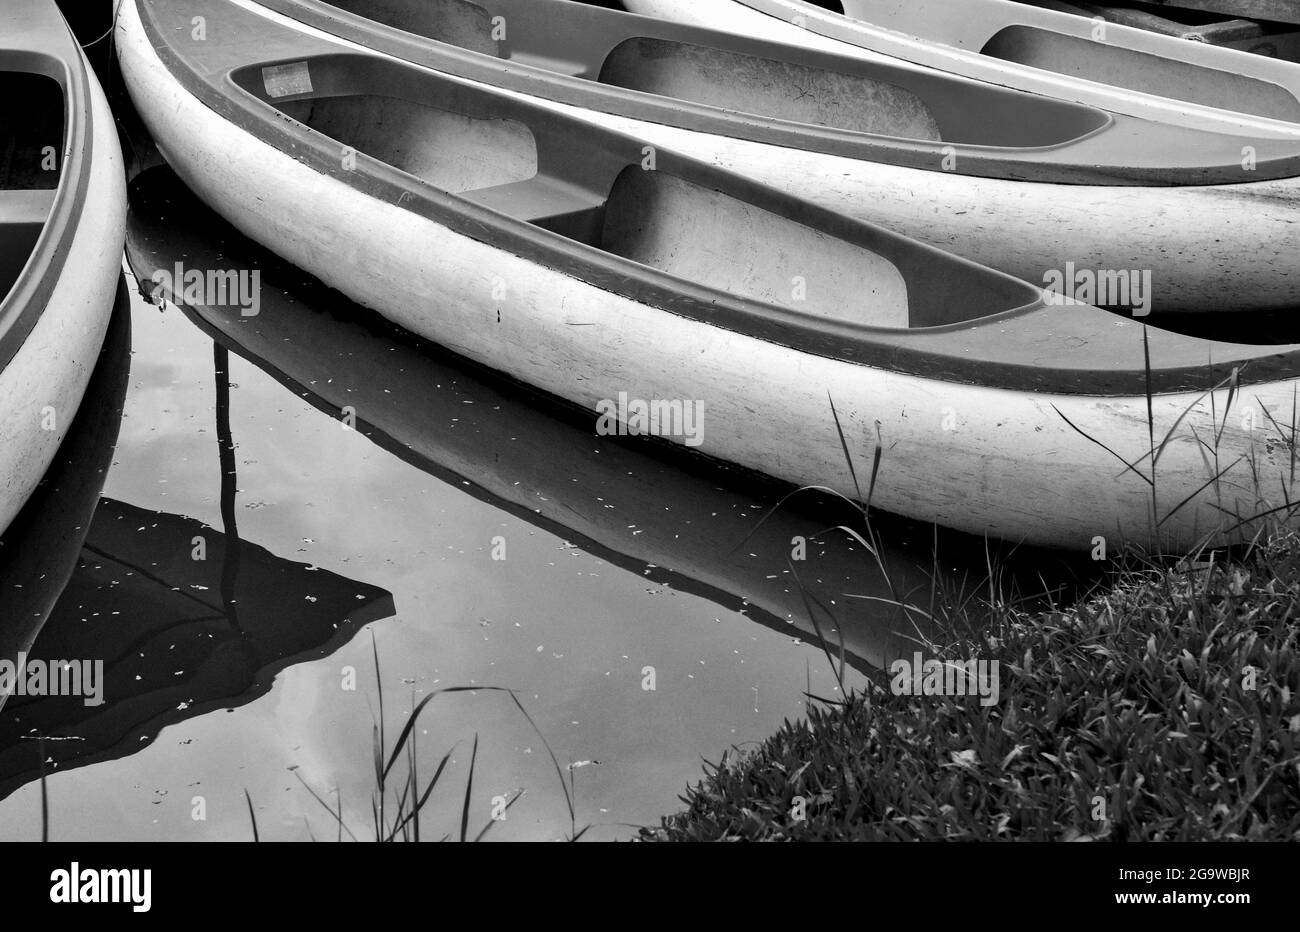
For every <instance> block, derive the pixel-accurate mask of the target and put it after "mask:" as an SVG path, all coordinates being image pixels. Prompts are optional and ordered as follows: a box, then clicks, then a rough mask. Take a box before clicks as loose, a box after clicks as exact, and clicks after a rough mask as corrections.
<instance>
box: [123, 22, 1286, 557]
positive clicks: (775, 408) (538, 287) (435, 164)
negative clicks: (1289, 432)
mask: <svg viewBox="0 0 1300 932" xmlns="http://www.w3.org/2000/svg"><path fill="white" fill-rule="evenodd" d="M196 15H197V16H202V17H204V22H206V24H207V30H208V32H207V36H208V39H207V41H203V42H196V41H190V40H189V39H188V36H189V35H190V32H191V29H192V26H191V25H190V24H191V19H192V17H194V16H196ZM116 38H117V43H118V55H119V60H120V62H121V66H122V71H123V76H124V79H125V82H126V86H127V88H128V90H129V92H130V94H131V97H132V99H133V101H134V102H135V105H136V107H137V108H138V109H139V111H140V115H141V117H142V118H143V121H144V123H145V125H146V126H147V127H148V129H149V131H150V132H151V134H152V135H153V137H154V138H155V140H157V141H158V143H159V145H160V148H161V150H162V153H163V155H164V156H165V157H166V159H167V160H168V162H169V163H170V164H171V165H172V166H173V168H175V170H176V172H177V173H178V174H179V175H180V176H181V178H182V179H183V180H184V181H185V182H186V184H187V185H189V186H190V187H191V188H192V189H193V190H194V191H195V192H196V193H197V194H198V195H199V196H200V197H201V198H202V199H203V200H204V201H205V202H207V203H208V204H209V205H210V206H212V207H213V208H214V209H215V210H216V211H217V212H218V213H220V214H222V215H223V216H224V217H225V218H226V219H227V220H228V221H230V222H231V223H232V224H233V225H234V226H235V227H237V228H238V229H239V230H241V231H242V232H243V233H244V234H245V235H248V236H249V237H251V238H252V239H254V240H256V241H258V242H260V243H262V244H263V245H265V246H267V247H268V248H270V249H272V250H274V251H275V252H277V253H278V254H280V255H281V256H282V257H284V258H285V259H287V260H288V261H290V262H292V263H294V264H295V265H297V266H299V267H300V268H302V269H304V270H306V271H308V272H310V273H312V274H313V275H315V276H317V277H318V278H320V279H321V280H322V281H323V282H324V283H326V284H327V285H330V286H331V287H334V288H336V289H338V290H339V291H341V292H343V293H344V294H345V295H347V296H348V297H350V298H352V299H353V300H355V301H357V302H358V303H360V304H362V305H365V306H367V307H370V308H372V309H375V310H377V311H379V312H380V313H382V314H384V315H385V316H386V317H388V318H389V319H390V320H392V321H394V322H396V323H397V324H399V325H401V326H403V327H405V328H407V329H408V330H411V331H413V332H415V333H417V334H419V335H421V336H424V337H426V338H428V339H431V340H433V341H435V342H437V343H440V344H442V345H443V346H446V347H447V348H449V349H451V350H453V351H454V352H456V353H459V354H461V355H463V356H465V357H468V358H469V359H471V360H474V361H476V362H479V363H482V364H485V365H488V366H490V367H492V368H495V369H497V370H500V371H502V372H505V373H507V374H509V375H511V376H513V377H515V378H517V379H519V380H521V381H523V382H526V383H528V384H530V385H533V386H535V387H537V388H539V389H542V390H544V391H546V392H549V393H550V394H552V395H555V396H557V397H559V398H562V399H565V400H566V401H569V402H571V403H574V404H577V405H579V406H580V407H582V408H586V409H587V410H588V411H590V412H592V419H593V427H594V428H595V429H596V430H597V431H598V432H599V431H601V430H602V429H611V430H616V431H626V432H637V431H643V430H644V431H648V432H652V433H657V434H660V435H662V436H664V437H665V438H666V439H668V440H670V441H673V442H677V443H680V444H685V445H688V446H693V447H694V448H695V449H697V450H698V451H699V452H701V453H704V454H707V455H710V456H713V457H716V458H718V459H722V460H726V461H729V462H733V463H738V464H741V465H743V466H747V467H749V468H752V469H756V470H759V471H761V472H764V473H767V474H769V475H772V476H775V477H777V478H779V479H783V480H786V481H789V482H792V483H795V484H798V485H825V486H830V487H832V488H835V489H837V490H839V491H841V492H843V493H845V494H848V495H852V496H857V497H860V498H868V497H869V498H870V499H871V501H872V503H873V504H875V505H876V506H878V507H880V508H881V509H883V510H886V511H890V512H895V513H898V514H902V515H906V516H909V517H913V518H918V519H921V520H925V521H935V522H938V523H940V524H943V525H947V526H951V527H955V528H958V529H961V530H965V531H970V532H974V533H977V534H990V535H995V536H998V537H1002V538H1007V539H1011V540H1021V541H1029V542H1034V543H1041V544H1048V545H1055V546H1061V547H1067V548H1074V549H1079V548H1090V547H1095V546H1098V541H1099V540H1100V539H1102V538H1105V539H1106V540H1107V541H1109V542H1110V544H1111V545H1112V546H1113V545H1114V544H1115V543H1117V542H1118V541H1119V540H1121V539H1127V540H1134V541H1140V542H1145V543H1150V544H1160V545H1165V546H1173V547H1184V546H1190V545H1192V544H1194V543H1196V542H1197V541H1199V540H1200V539H1202V538H1203V537H1204V538H1206V539H1211V540H1222V539H1235V538H1237V537H1240V536H1241V534H1242V533H1243V532H1249V531H1250V530H1251V529H1252V527H1253V525H1252V523H1251V521H1250V519H1251V518H1252V517H1253V516H1257V515H1258V514H1260V513H1262V512H1266V511H1268V510H1269V509H1271V508H1273V507H1275V506H1276V505H1278V504H1282V503H1283V502H1285V501H1294V500H1295V496H1294V494H1293V493H1292V480H1291V454H1290V448H1289V447H1288V446H1287V445H1286V443H1285V442H1283V441H1281V440H1279V437H1278V434H1277V432H1276V429H1275V428H1274V427H1273V422H1272V420H1270V418H1272V419H1274V420H1276V421H1278V422H1281V423H1283V424H1289V423H1290V415H1289V412H1290V411H1291V410H1292V408H1291V405H1292V400H1293V393H1294V391H1295V388H1296V381H1295V378H1296V375H1297V373H1300V349H1298V348H1296V347H1278V346H1250V345H1238V344H1222V343H1211V342H1208V341H1205V340H1201V339H1195V338H1191V337H1186V336H1180V335H1178V334H1174V333H1170V332H1168V331H1163V330H1159V329H1155V328H1145V327H1143V326H1142V325H1140V324H1138V323H1135V322H1133V321H1132V320H1128V319H1124V318H1121V317H1118V316H1116V315H1112V314H1108V313H1106V312H1103V311H1099V310H1097V309H1095V308H1091V307H1088V306H1086V305H1072V306H1048V305H1046V304H1045V303H1044V301H1043V297H1042V294H1041V291H1040V289H1038V288H1035V287H1032V286H1030V285H1028V284H1026V283H1023V282H1020V281H1017V280H1015V279H1012V278H1010V277H1008V276H1005V275H1002V274H1000V273H997V272H994V271H992V270H989V269H986V268H983V267H981V266H978V265H975V264H973V263H969V262H967V261H964V260H961V259H958V258H956V257H954V256H951V255H949V254H946V253H943V252H941V251H938V250H935V249H932V248H930V247H927V246H924V245H922V244H919V243H916V242H915V241H912V240H908V239H906V238H903V237H900V236H898V235H896V234H892V233H889V232H887V231H885V230H883V229H881V228H879V227H874V226H871V225H868V224H865V223H862V222H859V221H855V220H852V219H851V218H847V217H844V216H842V215H837V214H834V213H831V212H829V211H825V210H822V209H820V208H818V207H816V206H815V205H812V204H808V203H806V202H802V201H798V200H796V199H792V198H789V197H787V196H785V195H783V194H781V193H780V192H778V191H776V190H774V189H771V188H767V187H764V186H761V185H757V184H754V183H753V182H750V181H748V180H746V179H743V178H740V177H738V176H735V175H732V174H728V173H725V172H720V171H718V170H716V169H714V168H711V167H710V166H707V165H704V164H702V163H699V162H696V161H693V160H689V159H684V158H681V157H679V156H677V155H676V154H674V153H672V152H669V151H660V152H658V153H657V154H656V161H655V164H654V166H653V167H652V168H651V167H649V166H647V165H646V164H645V162H644V158H645V156H644V154H643V146H642V145H641V141H640V140H637V139H632V138H629V137H625V136H620V135H616V134H611V133H606V132H603V131H601V130H599V129H597V128H595V127H592V126H590V125H589V124H585V123H579V122H574V121H572V120H569V119H566V118H564V117H563V116H561V115H559V114H557V113H555V112H554V111H552V110H548V109H544V108H539V107H537V106H535V105H533V104H530V103H528V102H527V101H525V100H522V99H519V98H517V97H510V96H506V95H502V94H500V93H496V92H492V91H490V90H487V89H484V88H482V87H476V86H472V85H469V84H465V83H463V82H457V81H455V80H453V79H451V78H448V77H446V76H443V75H439V74H437V73H435V72H432V71H429V70H426V69H420V68H416V67H413V66H411V65H409V64H406V63H403V62H398V61H396V60H393V59H390V58H383V57H379V56H375V55H369V54H358V53H350V52H346V51H343V50H340V48H339V47H338V46H337V44H335V43H332V42H327V41H323V40H318V39H315V38H312V37H309V36H306V35H304V34H303V33H301V32H298V31H295V30H293V29H289V28H283V29H282V28H277V27H275V26H274V24H271V23H269V22H268V21H267V20H265V19H263V18H261V17H258V16H255V15H251V14H249V13H248V12H247V11H246V10H243V9H242V8H240V7H239V6H238V5H235V4H232V3H229V2H225V0H195V2H192V3H189V4H187V5H186V9H185V10H183V11H181V10H178V9H177V8H176V7H175V5H174V4H169V3H163V2H154V0H127V2H126V3H124V5H123V8H122V13H121V16H120V19H119V23H118V27H117V34H116ZM1144 335H1149V343H1148V342H1147V341H1145V340H1144ZM1233 372H1235V373H1236V376H1235V382H1236V385H1237V390H1236V391H1235V392H1233V391H1232V390H1231V386H1230V385H1229V384H1226V383H1225V381H1224V380H1225V379H1230V378H1232V373H1233ZM1215 387H1217V389H1216V390H1212V391H1210V390H1208V389H1211V388H1215ZM1148 392H1149V393H1150V397H1148V395H1147V393H1148ZM1230 394H1231V400H1232V402H1233V404H1232V405H1231V406H1230V405H1229V400H1230V399H1229V396H1230ZM832 403H833V404H834V406H835V411H836V412H838V422H839V427H838V428H837V423H836V415H835V414H833V413H832V408H831V405H832ZM651 409H652V410H654V411H655V412H657V414H658V415H659V417H658V422H657V423H655V420H654V419H653V417H643V416H642V415H643V414H644V412H645V411H647V410H651ZM1247 409H1249V410H1247ZM611 411H612V412H613V414H614V415H616V417H609V416H608V415H610V413H611ZM1148 411H1150V415H1151V423H1150V425H1148V420H1147V415H1148ZM598 412H599V414H598ZM1225 412H1228V416H1227V417H1225ZM358 414H359V416H364V412H358ZM692 417H694V418H695V420H694V421H693V422H691V418H692ZM691 423H693V424H694V425H695V427H696V428H698V429H694V430H693V429H692V427H691ZM1149 426H1150V430H1149V429H1148V427H1149ZM841 428H842V430H843V438H844V443H845V444H846V445H847V449H848V452H849V458H850V459H851V461H852V462H853V465H854V467H855V468H856V476H857V477H858V482H855V480H854V476H853V475H852V474H851V473H850V469H849V466H848V464H847V463H846V457H845V449H844V448H843V447H842V445H841V436H840V432H839V431H840V429H841ZM1166 433H1169V434H1170V435H1171V436H1170V440H1169V442H1168V443H1167V444H1164V445H1163V447H1162V448H1161V449H1160V451H1159V456H1158V463H1157V465H1156V467H1155V473H1156V477H1155V478H1156V488H1155V495H1154V496H1153V494H1152V488H1151V486H1150V484H1149V482H1148V481H1147V480H1146V479H1144V478H1143V477H1142V475H1140V474H1139V473H1140V472H1142V471H1146V472H1149V471H1150V468H1151V463H1150V455H1149V454H1150V452H1151V448H1150V442H1151V435H1152V434H1154V437H1155V438H1156V439H1157V442H1159V440H1160V438H1162V437H1164V436H1165V434H1166ZM1198 438H1199V439H1198ZM1206 438H1213V439H1214V442H1215V447H1216V455H1217V460H1216V455H1210V454H1207V452H1206V449H1205V447H1204V446H1203V444H1202V441H1204V440H1205V439H1206ZM1102 444H1104V445H1105V446H1106V447H1109V449H1110V450H1112V451H1115V453H1114V454H1112V453H1111V452H1108V450H1107V449H1104V448H1103V446H1102ZM877 449H880V451H881V464H880V469H879V474H878V476H877V477H876V479H875V482H874V485H873V486H872V487H871V488H870V491H869V490H868V480H869V477H870V475H871V473H872V470H871V463H872V460H873V457H874V455H875V453H876V451H877ZM1116 454H1118V455H1119V456H1123V457H1126V458H1127V459H1128V460H1129V461H1130V462H1133V463H1134V465H1135V469H1133V470H1127V469H1125V468H1124V467H1123V466H1122V465H1121V464H1120V463H1119V462H1118V461H1117V459H1116V458H1115V455H1116ZM1144 454H1145V457H1144ZM1216 462H1217V464H1218V467H1217V468H1216V467H1215V463H1216ZM1207 470H1208V474H1207Z"/></svg>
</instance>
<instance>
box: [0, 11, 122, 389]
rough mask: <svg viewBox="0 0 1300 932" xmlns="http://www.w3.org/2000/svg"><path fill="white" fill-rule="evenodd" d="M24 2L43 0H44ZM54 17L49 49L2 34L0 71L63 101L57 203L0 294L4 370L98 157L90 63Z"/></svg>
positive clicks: (31, 319) (54, 275)
mask: <svg viewBox="0 0 1300 932" xmlns="http://www.w3.org/2000/svg"><path fill="white" fill-rule="evenodd" d="M26 2H28V4H29V5H31V6H38V5H40V4H41V0H26ZM55 19H56V21H57V25H58V27H59V28H60V29H61V30H62V36H61V37H60V36H59V35H58V34H57V33H55V31H54V27H53V26H52V25H51V26H50V27H49V29H48V30H46V34H45V35H44V36H43V37H42V38H44V39H45V40H46V41H47V42H48V43H49V45H48V46H47V47H46V48H14V49H8V48H4V47H3V42H4V40H3V38H0V71H14V72H24V73H29V74H40V75H44V76H45V77H48V78H50V79H52V80H54V81H55V82H56V83H58V85H59V88H60V91H61V92H62V94H63V100H64V117H63V139H62V140H61V142H62V144H63V149H62V151H61V152H60V154H59V158H60V166H59V167H60V177H59V183H58V187H57V189H56V191H55V194H54V202H53V204H52V205H51V208H50V213H49V215H48V216H47V217H46V219H45V225H44V228H43V229H42V230H41V233H40V236H39V237H38V238H37V240H36V243H35V244H34V245H33V247H32V252H31V255H29V256H28V258H27V263H26V265H25V266H24V267H23V269H22V271H21V272H20V273H19V274H18V277H17V279H16V280H15V281H14V283H13V286H12V287H11V288H10V289H9V292H8V294H6V295H0V371H3V370H4V368H5V367H6V366H7V365H8V364H9V363H10V361H11V360H12V359H13V358H14V356H16V355H17V354H18V352H19V350H21V348H22V346H23V343H24V342H25V341H26V339H27V337H28V335H29V334H30V333H31V332H32V329H33V328H34V327H35V326H36V321H37V320H38V319H39V318H40V316H41V314H42V313H43V312H44V310H45V307H46V305H47V304H49V301H50V298H51V296H52V295H53V294H54V290H55V286H56V284H57V283H58V280H59V278H60V276H62V274H63V273H64V270H65V268H66V266H67V262H68V257H69V255H70V254H71V252H72V243H73V239H74V236H75V234H76V229H77V221H78V218H79V217H80V216H81V214H83V213H84V212H85V211H86V209H87V206H88V205H87V196H88V192H89V188H90V174H91V173H90V170H89V166H90V165H91V164H93V161H94V159H96V158H98V157H99V153H98V152H97V151H96V147H95V133H96V131H97V127H96V126H95V123H94V112H93V109H94V108H93V106H92V97H91V89H90V83H89V81H88V79H87V75H86V71H85V68H86V65H85V63H84V60H83V58H82V56H81V51H80V48H79V47H77V46H76V45H75V43H73V42H72V37H71V34H70V33H68V32H67V27H66V25H65V24H64V23H63V20H62V18H61V17H55ZM74 56H75V57H74Z"/></svg>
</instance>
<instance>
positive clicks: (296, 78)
mask: <svg viewBox="0 0 1300 932" xmlns="http://www.w3.org/2000/svg"><path fill="white" fill-rule="evenodd" d="M262 83H263V84H264V85H265V86H266V93H267V95H268V96H270V97H290V96H292V95H294V94H310V93H311V90H312V88H311V73H310V72H308V70H307V63H306V62H305V61H296V62H292V63H291V64H288V65H268V66H267V67H265V68H263V69H262Z"/></svg>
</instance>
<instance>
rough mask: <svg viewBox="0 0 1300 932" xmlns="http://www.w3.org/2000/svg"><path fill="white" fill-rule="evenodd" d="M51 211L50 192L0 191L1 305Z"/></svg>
mask: <svg viewBox="0 0 1300 932" xmlns="http://www.w3.org/2000/svg"><path fill="white" fill-rule="evenodd" d="M53 207H54V192H53V191H44V190H26V189H24V190H12V189H6V190H0V301H3V300H4V299H5V296H6V295H8V294H9V289H11V288H12V287H13V285H14V282H16V281H17V280H18V276H19V274H20V273H21V272H22V270H23V266H25V265H26V264H27V259H28V258H29V257H30V256H31V254H32V249H34V248H35V246H36V241H37V240H38V239H40V236H41V230H42V229H44V227H45V220H46V218H47V217H49V215H50V210H51V209H52V208H53Z"/></svg>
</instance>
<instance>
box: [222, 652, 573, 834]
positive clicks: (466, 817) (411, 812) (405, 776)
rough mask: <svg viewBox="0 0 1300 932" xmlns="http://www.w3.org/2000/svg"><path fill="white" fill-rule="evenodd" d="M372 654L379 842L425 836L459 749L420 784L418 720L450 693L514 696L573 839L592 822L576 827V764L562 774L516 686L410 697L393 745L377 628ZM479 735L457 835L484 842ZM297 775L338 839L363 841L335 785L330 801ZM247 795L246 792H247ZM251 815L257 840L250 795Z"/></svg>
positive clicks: (374, 813) (374, 809) (518, 794)
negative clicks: (473, 825) (477, 820)
mask: <svg viewBox="0 0 1300 932" xmlns="http://www.w3.org/2000/svg"><path fill="white" fill-rule="evenodd" d="M371 653H372V656H373V658H374V668H375V683H376V689H377V692H378V699H379V715H378V720H377V721H376V722H375V723H374V725H373V726H372V729H371V736H372V747H371V756H372V759H373V762H374V773H375V786H374V790H373V791H372V794H371V799H370V814H371V825H370V829H371V831H370V838H371V839H372V840H373V841H377V842H393V841H413V842H418V841H420V840H421V814H422V813H423V811H424V809H425V806H426V805H427V804H428V802H429V800H430V798H431V797H432V796H433V791H434V790H435V789H436V788H437V787H438V786H439V785H440V783H441V781H442V779H443V777H444V775H445V774H446V772H447V765H448V764H449V763H450V762H451V756H452V754H453V753H454V752H455V747H452V748H451V749H450V750H448V751H447V752H446V753H445V754H444V755H443V756H442V758H441V760H439V761H438V765H437V767H435V768H434V772H433V776H431V777H430V778H429V779H428V782H427V783H423V784H422V783H421V780H420V757H419V752H418V748H417V739H416V724H417V723H418V722H419V719H420V715H421V714H422V713H423V712H424V711H425V709H426V708H427V707H428V706H429V704H430V703H431V702H433V700H434V699H436V698H437V697H438V696H442V695H447V694H451V693H479V692H486V693H504V694H505V695H507V696H509V697H510V700H511V702H513V703H514V706H515V708H516V709H517V710H518V712H519V714H520V715H522V716H523V717H524V720H525V721H527V722H528V724H529V726H531V727H532V729H533V731H534V732H536V734H537V737H538V738H539V739H540V740H541V742H542V746H543V747H545V748H546V753H547V754H548V755H549V756H550V758H551V765H552V767H553V768H554V770H555V774H556V776H557V777H558V779H559V781H560V789H561V790H562V791H563V793H564V801H565V805H566V807H567V809H568V813H569V836H568V840H569V841H577V840H578V839H580V838H581V837H582V836H583V835H584V834H586V832H587V829H588V828H590V826H584V827H583V828H581V829H580V828H578V825H577V812H576V809H575V806H574V792H575V791H576V790H575V787H574V783H573V767H572V765H571V766H570V768H569V780H568V781H567V782H566V780H565V778H564V769H563V768H562V767H561V766H560V762H559V759H558V758H557V757H556V756H555V752H554V751H553V750H552V749H551V745H550V743H549V742H547V740H546V736H545V735H544V734H542V731H541V729H540V728H538V726H537V723H536V722H535V721H534V720H533V717H532V716H531V715H529V714H528V710H527V709H525V708H524V705H523V703H522V702H520V701H519V697H518V696H517V695H516V694H515V691H514V690H513V689H507V688H505V687H503V686H448V687H444V688H442V689H436V690H434V691H432V692H430V693H428V694H427V695H426V696H425V697H424V698H423V699H421V700H420V701H419V702H418V703H416V702H414V699H412V706H411V712H410V715H409V716H408V717H407V719H406V724H405V725H403V727H402V730H401V732H400V733H399V734H398V736H397V740H396V741H395V742H394V743H393V745H392V747H391V748H390V747H389V746H388V741H387V734H386V730H385V726H384V688H383V673H382V670H381V669H380V664H379V649H378V647H377V645H376V644H375V642H374V635H373V632H372V634H371ZM478 740H479V736H478V735H477V734H475V735H474V743H473V747H472V749H471V751H470V758H469V766H468V769H467V771H466V775H465V788H464V791H463V797H462V803H461V816H460V825H459V832H458V835H457V837H458V838H459V840H460V841H462V842H464V841H483V840H484V839H485V838H486V837H487V835H488V833H489V832H491V831H492V828H493V827H494V826H495V825H496V824H497V820H496V819H489V820H488V821H487V822H486V823H485V824H484V825H483V827H482V828H481V829H479V831H478V832H477V833H476V834H474V835H473V836H471V835H470V805H471V801H472V800H473V795H474V773H475V767H476V765H477V762H478ZM399 762H404V764H405V766H404V768H403V769H402V770H401V771H400V772H399V771H396V770H395V768H396V766H397V764H398V763H399ZM292 769H293V773H294V776H296V777H297V778H298V781H299V782H300V783H301V784H302V785H303V786H304V787H305V788H306V790H307V792H308V793H310V794H311V796H312V798H313V799H315V800H316V802H318V803H319V804H320V805H321V806H322V807H323V808H324V809H325V811H326V812H327V813H328V814H329V817H330V821H331V822H332V824H333V826H334V828H335V830H336V840H337V841H342V840H343V836H344V835H345V834H346V835H347V836H348V838H349V839H351V840H352V841H360V840H361V836H360V835H358V833H357V832H355V831H353V829H352V828H351V826H349V825H348V824H347V820H346V819H345V817H344V811H343V800H342V796H341V794H340V793H339V791H338V790H337V788H336V789H335V793H334V803H333V804H332V805H331V804H330V803H329V802H327V801H326V800H325V799H324V797H322V796H321V794H320V793H318V792H317V791H316V790H315V789H313V788H312V787H311V785H310V784H308V783H307V781H306V780H304V779H303V777H302V775H301V774H299V773H298V771H297V769H296V768H292ZM245 795H247V791H245ZM523 795H524V791H523V789H522V788H520V789H516V790H515V791H514V792H513V793H512V794H511V795H510V796H509V798H508V799H507V800H506V803H505V805H504V806H503V807H502V810H501V813H502V814H504V813H505V812H508V811H509V810H510V808H511V807H513V806H514V804H515V803H517V802H518V801H519V800H520V799H521V798H522V797H523ZM249 815H250V817H251V818H252V819H253V835H254V840H256V838H257V820H256V818H255V817H253V808H252V800H251V799H250V800H249ZM307 831H308V833H309V834H310V835H311V837H312V838H313V840H314V839H315V833H314V832H312V830H311V825H310V823H308V825H307ZM451 837H452V833H451V832H448V833H446V834H444V835H442V836H441V838H440V839H439V840H440V841H448V840H450V839H451Z"/></svg>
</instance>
